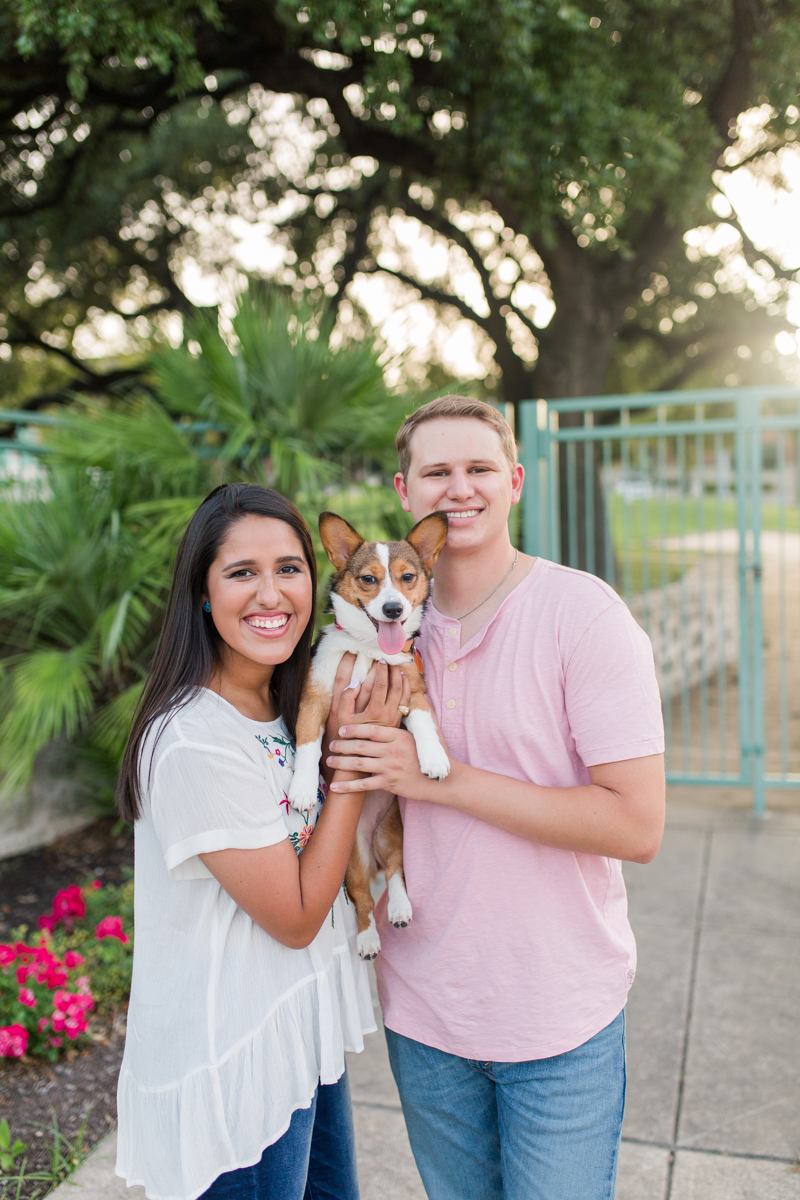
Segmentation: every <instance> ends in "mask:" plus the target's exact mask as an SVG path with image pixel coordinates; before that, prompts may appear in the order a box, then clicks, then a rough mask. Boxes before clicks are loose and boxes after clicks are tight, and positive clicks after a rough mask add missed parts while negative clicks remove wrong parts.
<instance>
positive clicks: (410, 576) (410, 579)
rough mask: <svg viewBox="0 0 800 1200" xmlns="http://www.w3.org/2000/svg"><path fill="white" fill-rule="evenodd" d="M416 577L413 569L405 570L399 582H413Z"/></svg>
mask: <svg viewBox="0 0 800 1200" xmlns="http://www.w3.org/2000/svg"><path fill="white" fill-rule="evenodd" d="M416 578H417V577H416V575H415V574H414V572H413V571H406V573H405V575H401V576H400V582H401V583H413V582H414V580H415V579H416Z"/></svg>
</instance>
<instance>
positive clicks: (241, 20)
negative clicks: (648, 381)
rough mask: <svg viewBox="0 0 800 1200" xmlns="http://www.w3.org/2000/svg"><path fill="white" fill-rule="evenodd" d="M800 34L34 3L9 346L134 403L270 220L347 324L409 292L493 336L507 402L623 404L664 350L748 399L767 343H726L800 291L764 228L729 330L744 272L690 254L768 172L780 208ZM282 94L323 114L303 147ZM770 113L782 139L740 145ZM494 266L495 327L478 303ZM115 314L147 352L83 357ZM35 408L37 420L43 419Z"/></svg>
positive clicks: (16, 111) (19, 12) (124, 2)
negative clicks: (730, 288)
mask: <svg viewBox="0 0 800 1200" xmlns="http://www.w3.org/2000/svg"><path fill="white" fill-rule="evenodd" d="M798 16H800V0H756V2H754V3H749V2H748V3H744V2H743V0H648V3H647V4H643V3H641V0H575V2H573V3H571V4H564V3H563V2H562V0H540V2H539V3H536V4H533V3H531V2H530V0H495V2H494V3H492V4H487V3H474V2H467V0H431V3H429V4H427V5H426V7H425V9H418V8H417V7H416V5H415V3H412V2H410V0H392V2H391V3H384V2H383V0H364V3H361V4H358V5H354V4H352V3H351V2H350V0H308V2H301V0H225V2H223V3H220V5H219V8H218V9H217V7H216V6H215V5H214V4H213V3H212V0H205V3H203V4H189V3H188V2H185V0H180V2H176V3H173V4H170V5H167V4H164V3H163V0H147V2H146V3H143V4H142V3H138V2H137V3H136V4H134V3H132V0H119V2H118V3H116V4H114V5H107V4H105V3H102V2H101V0H81V2H80V3H78V4H67V3H64V2H63V0H10V2H9V3H8V4H7V5H6V6H5V8H4V10H3V14H2V15H0V63H2V66H0V137H2V139H3V150H2V160H1V164H0V244H1V245H2V247H3V252H2V254H0V287H2V292H3V295H4V298H5V299H4V317H5V324H4V325H3V328H6V329H7V337H6V339H5V340H6V341H7V343H8V344H10V345H18V346H23V345H24V346H29V347H30V346H34V347H36V348H37V349H41V350H43V351H44V352H45V353H47V354H49V355H53V356H55V355H59V356H61V360H62V363H63V364H64V369H65V371H66V372H67V374H68V376H69V378H70V380H71V383H72V386H73V387H74V388H79V389H80V390H82V391H84V392H88V393H91V392H95V393H102V392H104V391H107V390H109V389H112V390H113V389H124V388H125V387H126V386H127V385H129V384H130V382H131V381H136V380H137V377H138V376H137V369H136V368H137V363H136V361H135V356H136V352H137V349H138V350H143V349H147V348H148V347H149V346H150V345H152V344H154V343H156V342H158V341H159V340H162V341H163V340H165V339H167V338H168V333H167V325H168V319H167V314H171V313H175V312H179V313H180V312H184V313H185V312H188V305H187V302H186V297H185V295H184V293H183V291H182V289H181V286H180V280H181V279H182V275H181V272H182V270H183V269H184V267H185V265H186V263H187V262H188V261H189V260H190V259H191V260H193V261H194V263H195V264H196V265H199V266H200V267H201V269H205V270H208V271H209V272H214V271H219V270H220V269H227V268H230V267H232V269H233V273H234V274H235V272H236V271H237V270H238V266H236V265H235V264H236V257H235V254H234V250H233V243H234V242H235V237H234V235H233V234H232V233H231V228H232V226H231V224H230V221H231V219H235V220H240V221H241V220H243V221H245V222H248V223H250V224H251V225H252V224H257V223H258V222H259V221H260V220H261V219H262V218H263V217H264V216H265V215H267V213H268V212H269V213H270V214H271V215H270V219H271V220H273V221H276V222H277V225H276V229H275V234H274V240H275V241H276V242H277V243H278V244H279V245H281V246H282V247H283V249H284V251H285V259H284V262H283V265H282V266H281V267H280V279H281V282H283V283H284V284H287V285H291V286H292V287H293V288H294V289H295V291H297V292H298V293H299V292H305V293H307V294H308V295H309V296H311V297H312V299H318V298H320V297H321V296H322V295H324V294H328V295H330V296H331V297H333V299H334V302H335V303H338V301H339V300H340V299H341V298H342V296H343V294H344V293H345V291H346V289H347V286H348V284H349V283H350V281H351V280H352V279H353V277H354V275H355V274H357V273H362V274H363V273H372V272H376V271H382V272H384V274H386V275H389V276H391V277H392V278H393V279H394V280H396V281H397V283H398V284H399V285H402V286H401V287H400V290H399V291H398V292H397V294H396V296H395V303H396V304H398V305H402V304H403V303H404V302H405V301H406V299H407V298H409V296H410V295H411V294H412V293H411V292H410V289H412V288H413V289H414V290H415V292H416V294H417V295H419V296H421V297H422V298H423V299H425V300H427V301H429V302H430V303H431V304H433V305H434V306H436V311H437V314H438V316H439V318H440V320H441V321H442V322H443V323H445V324H446V323H447V322H452V321H454V320H456V319H460V318H464V317H466V318H467V319H468V320H470V321H471V322H472V324H473V326H474V327H475V328H476V330H477V331H478V333H479V339H483V343H482V344H483V345H484V346H485V347H489V350H487V351H486V354H485V355H484V358H485V359H486V360H487V361H488V360H489V357H490V356H492V357H493V361H492V362H491V363H490V367H491V370H490V375H489V377H488V383H489V385H491V384H494V383H495V382H496V380H497V378H498V377H499V376H502V387H503V391H504V394H505V396H506V398H507V399H513V400H517V399H520V398H521V397H522V396H524V395H531V394H539V395H542V394H546V395H553V394H563V392H564V390H565V389H566V390H567V391H574V390H576V389H577V390H578V391H580V390H581V389H586V388H588V389H589V390H592V391H597V390H602V389H603V388H604V387H607V386H608V380H607V371H608V369H609V365H610V364H612V365H611V370H612V372H618V373H622V374H623V375H624V374H625V371H626V370H627V369H628V365H627V359H628V358H629V357H630V343H631V342H632V341H634V340H636V341H638V342H639V344H640V347H641V350H640V353H641V354H642V355H643V360H645V361H646V362H647V364H648V365H647V369H646V370H645V372H644V374H645V375H651V374H652V375H654V376H655V375H658V374H662V375H663V377H664V379H665V380H669V379H670V378H672V377H674V378H675V379H678V380H680V381H681V382H687V381H688V382H691V383H697V382H698V381H700V380H702V379H703V372H704V371H706V370H717V371H719V372H721V377H722V378H725V377H726V376H727V375H730V374H732V373H736V371H738V370H739V368H740V367H741V363H738V362H737V349H738V346H739V345H740V344H742V343H741V341H740V340H739V339H740V338H741V334H740V333H739V331H738V329H737V330H731V331H730V332H729V334H728V335H727V336H726V333H725V328H726V326H725V318H726V316H729V315H730V314H731V313H732V312H733V309H734V308H736V306H737V305H739V308H738V309H737V314H739V315H740V312H741V308H742V307H743V306H744V305H745V304H746V303H748V302H749V301H751V300H754V301H755V302H756V303H757V305H758V306H760V307H761V308H762V309H766V310H767V316H768V317H769V319H770V321H772V322H773V323H774V324H775V328H777V327H779V326H778V324H777V323H779V322H782V321H783V319H784V313H785V301H786V284H787V282H788V280H789V279H791V278H792V277H793V273H792V272H791V271H788V272H784V271H783V270H782V268H781V267H780V264H775V263H772V262H771V260H770V259H769V256H768V255H766V254H762V253H761V252H760V251H759V250H758V249H757V248H756V247H754V246H753V245H752V244H751V243H750V242H749V240H748V239H747V237H746V235H745V234H744V232H743V231H741V230H740V231H739V232H740V235H741V242H740V254H741V256H742V259H743V261H745V262H746V264H747V265H748V268H749V269H754V270H755V274H760V277H761V283H760V284H759V283H758V281H757V280H756V279H755V277H754V275H753V271H752V270H751V274H750V276H747V277H745V278H744V279H743V281H741V285H740V290H739V291H738V292H737V293H734V292H731V301H730V304H729V305H728V309H727V311H723V310H721V309H720V308H719V306H715V305H714V304H713V303H711V304H709V299H708V296H707V294H706V289H705V288H704V286H703V285H704V283H705V282H706V280H707V277H708V276H709V275H711V276H712V277H713V276H714V275H715V273H717V272H718V271H720V270H722V271H723V273H724V271H725V263H724V262H723V261H722V260H721V259H720V256H719V255H718V254H717V253H716V252H715V253H707V252H706V251H705V250H701V251H700V252H699V253H698V254H697V256H696V257H695V258H694V259H693V260H692V261H689V260H688V259H687V257H686V254H685V252H684V251H685V247H684V245H683V241H682V239H683V235H684V233H685V232H686V230H687V229H690V228H693V227H695V226H697V225H708V226H709V227H712V228H713V227H715V226H718V225H719V224H720V218H719V217H718V215H717V212H716V210H712V209H710V208H709V206H708V202H709V198H710V197H712V196H713V195H714V194H715V191H716V189H717V188H718V187H719V186H720V185H721V184H722V181H723V177H724V174H725V172H729V171H732V170H734V169H735V168H736V166H737V165H738V164H739V163H740V162H742V161H749V162H750V163H751V166H752V169H753V170H756V171H760V172H762V173H764V174H766V175H768V176H769V177H770V178H772V179H773V180H774V182H775V184H776V186H779V184H780V169H779V167H780V165H779V160H778V157H777V155H778V154H779V152H780V151H781V150H782V148H785V147H791V146H792V144H793V143H794V142H795V139H796V129H795V122H796V120H797V110H796V105H795V102H796V101H797V94H798V87H797V77H796V61H797V56H798V51H799V50H800V21H799V20H798ZM499 81H502V85H501V86H498V83H499ZM276 94H282V95H287V94H291V96H292V97H294V100H293V101H292V102H291V103H289V104H288V107H286V108H285V110H284V118H285V119H282V121H281V120H278V119H277V118H276V117H275V115H274V112H271V110H270V104H271V102H272V101H273V100H274V96H275V95H276ZM292 103H293V104H294V109H293V110H292V107H291V106H292ZM751 109H757V110H758V112H759V113H760V123H759V122H758V121H756V122H755V124H752V123H751V125H750V126H746V125H742V124H740V123H739V122H738V118H739V115H740V114H741V113H742V112H745V111H746V110H751ZM290 110H291V111H290ZM287 114H288V115H287ZM290 118H291V119H290ZM309 146H310V148H309ZM287 147H288V148H287ZM290 150H291V151H294V153H293V154H292V153H289V151H290ZM272 206H278V207H277V208H275V209H273V207H272ZM398 213H404V214H406V215H407V216H409V217H411V218H413V219H414V220H416V221H418V222H419V223H420V228H421V229H422V230H423V231H424V230H427V231H429V234H430V238H431V240H432V243H436V244H438V245H439V246H444V247H445V248H447V250H448V254H449V256H450V259H449V265H448V268H447V269H446V270H444V271H443V272H442V273H441V274H440V275H437V276H435V277H433V278H431V275H430V272H426V273H425V275H424V276H423V275H421V274H420V272H419V270H418V269H416V268H415V266H414V265H413V264H411V263H409V262H407V261H404V260H403V256H402V255H400V256H399V257H398V255H396V254H395V253H394V248H393V247H392V246H389V247H388V250H387V236H388V235H387V222H389V220H390V218H391V216H392V215H393V214H398ZM730 220H731V221H733V223H734V226H735V227H737V228H738V226H736V222H735V218H731V219H730ZM388 240H389V241H391V238H389V239H388ZM212 243H213V245H212ZM437 261H438V260H437ZM469 263H471V264H472V268H473V269H474V271H475V272H476V275H477V278H478V280H479V282H480V285H481V287H482V290H483V297H482V298H481V299H478V300H476V302H475V303H474V304H471V303H467V302H466V300H465V299H464V297H463V294H462V292H460V291H459V288H458V284H457V277H458V274H459V272H462V273H463V268H464V266H466V265H468V264H469ZM746 274H747V273H746V272H745V275H746ZM654 275H660V276H661V277H662V278H665V279H666V281H667V285H668V291H667V292H665V293H663V294H660V299H662V300H663V299H664V298H665V297H666V296H667V295H669V294H673V295H675V296H676V298H679V299H681V300H682V301H683V302H684V304H683V307H685V302H687V300H688V302H690V303H693V304H696V305H697V313H696V315H695V324H696V325H699V324H700V323H703V327H704V329H705V330H706V334H705V335H704V337H705V340H706V342H707V346H708V347H710V346H711V345H712V344H713V346H714V348H715V350H714V353H715V355H716V362H715V364H714V365H713V366H712V363H711V357H710V353H709V354H705V353H704V355H703V357H702V358H697V357H696V359H695V362H694V363H693V362H692V361H691V360H692V355H691V354H687V347H685V346H681V344H680V339H679V338H677V337H669V336H668V332H669V331H667V334H665V333H664V331H663V330H662V329H661V328H660V322H655V323H653V324H652V325H651V326H649V327H648V325H647V323H646V322H647V321H648V320H649V319H650V318H649V315H648V313H647V312H645V311H644V309H645V308H646V307H647V304H646V303H644V304H643V302H642V296H643V294H644V293H645V292H646V291H648V290H652V287H651V284H652V282H653V276H654ZM673 276H674V278H673ZM737 286H739V285H737ZM542 288H544V289H545V290H549V291H550V293H551V295H552V298H553V300H554V302H555V306H556V311H555V316H554V318H553V319H552V320H551V321H550V322H549V324H547V325H546V327H542V320H540V316H539V314H538V313H537V310H536V307H535V305H534V304H533V302H532V299H531V297H532V294H533V292H534V291H536V290H539V292H540V293H541V289H542ZM698 289H699V290H698ZM736 295H738V297H739V298H738V300H737V299H736V298H735V297H736ZM672 307H673V308H680V307H681V305H680V304H677V303H676V304H674V305H673V306H672ZM745 311H747V310H746V309H745ZM108 314H111V315H112V316H113V317H114V320H115V321H116V322H117V327H118V329H121V330H123V331H124V334H125V338H124V339H123V340H124V341H125V346H126V350H125V352H124V355H123V353H122V352H121V351H120V352H119V353H120V357H118V358H116V359H114V360H109V361H107V362H105V363H98V362H97V361H94V362H93V361H92V360H90V358H89V357H88V356H87V354H86V352H85V339H84V340H83V341H81V340H80V339H78V343H77V345H76V341H75V333H76V330H81V329H84V330H85V329H86V327H87V326H88V327H91V328H92V329H94V328H95V327H96V326H97V325H98V322H101V319H102V318H103V316H104V315H108ZM628 314H632V315H628ZM640 318H641V319H640ZM734 323H736V321H735V320H734ZM767 324H768V322H766V323H765V322H762V326H763V327H764V328H766V326H767ZM617 334H621V335H622V336H621V339H620V340H621V342H622V343H624V345H621V346H619V347H618V346H617V343H616V335H617ZM1 336H2V334H0V337H1ZM120 336H121V335H120ZM759 336H760V334H759ZM765 336H766V335H765ZM661 338H663V350H662V351H660V352H659V353H657V354H656V356H655V359H654V361H653V362H652V363H650V362H649V355H650V349H649V348H652V344H653V343H654V342H655V341H658V340H659V339H661ZM745 344H747V343H745ZM689 345H694V343H689ZM131 356H133V358H131ZM620 356H622V358H623V359H624V360H625V361H623V362H622V363H620V361H619V359H620ZM659 364H661V366H659ZM762 365H763V367H764V371H763V372H762V377H764V378H769V377H770V375H771V373H773V372H777V371H778V362H777V360H776V361H775V362H774V363H773V364H768V363H765V364H762ZM755 366H756V360H755V359H753V360H752V361H751V362H750V365H749V367H748V368H747V370H748V371H751V372H752V371H753V370H754V368H755ZM695 367H696V368H697V370H695V369H694V368H695ZM662 368H663V369H662ZM5 370H6V363H5V362H3V361H0V385H2V383H3V382H5V380H4V379H3V374H4V372H5ZM9 382H10V383H11V385H12V386H11V401H10V402H14V403H16V402H22V401H24V402H26V403H31V402H32V401H33V399H34V398H33V397H32V396H31V391H30V389H27V388H21V387H19V386H18V384H17V382H16V381H13V380H10V381H9ZM680 385H681V384H680V383H679V384H678V386H680ZM669 386H675V385H674V384H669ZM43 394H44V395H48V394H49V393H48V392H47V391H45V392H44V393H43ZM7 402H9V401H8V400H7Z"/></svg>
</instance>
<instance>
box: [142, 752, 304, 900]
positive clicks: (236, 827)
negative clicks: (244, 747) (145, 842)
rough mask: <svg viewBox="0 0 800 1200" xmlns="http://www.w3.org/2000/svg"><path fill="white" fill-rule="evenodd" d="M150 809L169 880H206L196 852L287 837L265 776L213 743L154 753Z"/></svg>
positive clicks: (242, 757) (243, 847) (206, 872)
mask: <svg viewBox="0 0 800 1200" xmlns="http://www.w3.org/2000/svg"><path fill="white" fill-rule="evenodd" d="M150 808H151V814H152V820H153V826H154V828H155V832H156V836H157V838H158V840H159V842H160V844H161V849H162V851H163V854H164V862H165V863H166V866H167V870H168V871H169V874H170V876H171V878H172V879H211V878H212V875H211V872H210V871H209V870H208V868H207V867H206V866H205V864H204V863H202V862H201V861H200V859H199V858H198V857H197V856H198V855H199V854H208V853H210V852H211V851H213V850H257V849H260V848H261V847H262V846H274V845H277V843H278V842H280V841H283V839H284V838H286V837H288V836H289V835H288V830H287V828H286V825H285V823H284V820H283V814H282V813H281V810H280V807H279V805H278V803H277V799H276V797H275V794H274V792H273V789H272V786H271V784H270V781H269V779H267V778H265V776H264V774H263V772H262V771H260V770H259V768H258V766H257V764H256V763H255V762H253V760H252V759H250V758H248V757H247V755H245V754H241V753H236V751H235V750H233V749H225V748H223V747H219V746H214V747H208V748H207V749H206V748H205V747H203V746H198V745H192V744H187V743H180V742H179V743H177V744H175V745H172V746H170V747H169V748H167V749H166V750H165V751H164V753H163V755H161V756H158V761H157V763H156V764H155V768H154V772H153V779H152V783H151V786H150Z"/></svg>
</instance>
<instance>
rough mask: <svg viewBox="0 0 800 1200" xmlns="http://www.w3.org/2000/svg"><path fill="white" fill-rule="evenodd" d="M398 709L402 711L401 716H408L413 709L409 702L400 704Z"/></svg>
mask: <svg viewBox="0 0 800 1200" xmlns="http://www.w3.org/2000/svg"><path fill="white" fill-rule="evenodd" d="M397 711H398V712H399V713H400V715H401V716H403V717H407V716H408V714H409V713H410V712H411V709H410V708H409V706H408V705H407V704H398V706H397Z"/></svg>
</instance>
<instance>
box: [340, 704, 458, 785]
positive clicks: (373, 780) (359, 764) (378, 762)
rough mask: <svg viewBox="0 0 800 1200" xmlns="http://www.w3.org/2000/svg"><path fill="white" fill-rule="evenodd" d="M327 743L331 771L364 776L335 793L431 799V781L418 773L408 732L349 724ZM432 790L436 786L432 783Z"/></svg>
mask: <svg viewBox="0 0 800 1200" xmlns="http://www.w3.org/2000/svg"><path fill="white" fill-rule="evenodd" d="M338 733H339V736H338V737H336V738H334V739H333V741H332V742H331V743H330V750H331V754H330V756H329V757H328V759H327V765H328V767H329V768H330V769H332V770H342V771H361V772H366V775H364V776H363V777H362V778H359V779H353V780H349V781H346V782H342V783H337V784H334V791H339V792H361V791H366V792H369V791H373V790H375V791H377V790H381V791H386V792H392V793H393V794H394V795H395V796H404V797H405V798H406V799H407V800H427V799H430V797H429V795H428V791H429V790H430V785H431V782H432V781H431V780H430V779H427V778H426V777H425V776H424V775H423V774H422V772H421V771H420V769H419V759H418V758H417V747H416V744H415V742H414V739H413V737H412V736H411V734H410V733H409V732H408V730H407V729H387V728H385V727H384V726H381V725H372V724H366V723H356V722H350V723H349V724H346V725H342V726H341V728H340V729H339V731H338ZM433 786H434V787H436V786H438V785H437V784H436V783H435V781H434V782H433Z"/></svg>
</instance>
